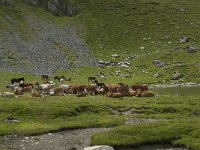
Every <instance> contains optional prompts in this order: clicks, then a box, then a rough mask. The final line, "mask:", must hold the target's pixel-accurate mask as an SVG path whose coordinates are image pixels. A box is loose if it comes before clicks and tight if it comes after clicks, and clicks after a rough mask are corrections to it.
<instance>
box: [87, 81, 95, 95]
mask: <svg viewBox="0 0 200 150" xmlns="http://www.w3.org/2000/svg"><path fill="white" fill-rule="evenodd" d="M85 89H86V91H87V92H88V93H89V94H90V95H95V91H96V89H97V85H96V84H88V85H86V87H85Z"/></svg>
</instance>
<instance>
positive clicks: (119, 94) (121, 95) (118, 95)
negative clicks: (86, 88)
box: [107, 92, 124, 98]
mask: <svg viewBox="0 0 200 150" xmlns="http://www.w3.org/2000/svg"><path fill="white" fill-rule="evenodd" d="M107 96H108V97H111V98H122V97H123V96H124V95H123V94H122V93H118V92H109V93H107Z"/></svg>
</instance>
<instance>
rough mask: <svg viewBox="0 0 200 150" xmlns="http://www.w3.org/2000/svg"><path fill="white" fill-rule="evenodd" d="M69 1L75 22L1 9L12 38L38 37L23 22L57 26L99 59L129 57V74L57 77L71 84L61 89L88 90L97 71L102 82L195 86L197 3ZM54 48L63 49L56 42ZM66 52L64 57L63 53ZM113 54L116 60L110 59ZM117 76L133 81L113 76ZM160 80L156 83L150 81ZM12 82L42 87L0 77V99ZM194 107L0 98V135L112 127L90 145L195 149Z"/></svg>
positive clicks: (169, 101)
mask: <svg viewBox="0 0 200 150" xmlns="http://www.w3.org/2000/svg"><path fill="white" fill-rule="evenodd" d="M41 2H42V1H41ZM71 2H73V3H74V4H75V5H76V7H77V8H78V9H79V10H81V11H80V13H79V14H78V15H77V16H75V17H68V16H62V17H60V16H54V15H52V14H51V13H49V12H48V11H46V10H44V9H43V8H38V7H32V6H28V5H26V4H25V3H23V1H22V0H13V4H14V5H13V7H4V6H2V5H0V32H1V33H3V32H4V31H12V32H17V33H19V34H20V36H21V38H22V39H24V41H26V42H29V41H30V40H31V39H32V38H33V37H37V34H39V33H36V31H35V30H34V28H33V27H32V26H31V25H30V24H29V23H28V21H27V20H26V18H27V17H28V18H32V19H33V20H34V21H41V22H49V23H53V24H55V25H56V26H59V27H70V26H71V27H73V28H75V29H76V31H77V33H78V34H79V35H80V37H82V38H83V39H84V40H85V41H86V44H87V46H88V47H89V49H90V52H91V55H92V56H93V57H95V58H96V59H97V60H103V61H115V62H120V61H123V60H125V59H126V58H128V57H131V56H133V58H134V59H132V60H130V62H131V64H130V66H129V69H130V70H131V72H129V71H128V70H127V68H122V67H106V68H96V67H84V68H78V69H71V70H62V71H61V70H57V73H55V75H65V76H67V77H72V80H71V81H70V82H66V84H74V83H84V84H88V82H87V78H88V77H89V76H96V74H98V73H99V72H104V73H105V74H106V77H107V79H106V81H105V83H126V84H128V85H132V84H136V83H146V84H148V85H150V84H168V83H176V82H179V83H187V82H196V83H200V76H199V74H200V72H199V71H200V62H199V58H200V52H199V47H200V40H199V35H200V30H199V27H200V20H199V18H200V13H199V7H200V2H199V0H192V1H188V0H182V1H180V0H166V1H163V0H153V1H149V0H134V1H133V0H126V1H124V0H98V1H97V0H87V1H85V0H71ZM181 37H189V38H191V41H190V42H189V43H180V42H179V40H178V39H179V38H181ZM190 45H191V46H194V47H196V48H197V49H198V50H197V52H196V53H188V52H187V46H190ZM56 46H57V47H59V48H60V49H62V45H60V43H56ZM63 51H66V48H65V47H63ZM125 52H126V53H125ZM112 54H118V55H119V56H120V57H119V58H117V59H113V58H112V57H111V55H112ZM66 55H70V56H71V59H72V60H71V61H72V62H76V61H78V60H75V59H76V58H75V57H74V54H73V52H70V53H68V52H66ZM12 59H13V58H12ZM153 60H161V61H162V62H164V63H165V64H166V65H167V67H155V66H154V65H153V64H152V61H153ZM27 65H28V64H27ZM118 70H120V71H122V72H123V73H124V74H128V75H131V77H130V78H124V77H122V76H115V75H114V74H115V72H116V71H118ZM175 72H179V73H180V74H183V78H181V80H179V81H171V80H170V77H171V76H172V75H174V73H175ZM157 73H158V74H159V76H158V77H156V76H155V74H157ZM15 77H25V80H26V82H32V83H35V82H37V81H38V82H40V83H41V82H42V80H41V76H36V75H30V74H23V73H9V72H4V71H0V93H1V92H4V91H9V90H8V89H5V85H7V84H10V79H11V78H15ZM50 78H51V79H53V76H51V77H50ZM199 105H200V95H196V96H159V97H157V96H156V97H153V98H137V97H125V98H123V99H112V98H107V97H106V96H105V97H103V96H86V97H82V98H77V97H76V96H75V95H66V96H61V97H57V96H55V97H41V98H32V97H30V95H29V94H27V95H23V96H19V97H16V98H2V97H0V135H1V136H3V135H7V134H19V135H36V134H43V133H48V132H57V131H61V130H67V129H80V128H91V127H99V128H102V127H112V128H113V129H112V130H110V131H108V132H105V133H100V134H97V135H95V136H93V137H92V144H93V145H95V144H108V145H112V146H125V147H126V146H133V147H136V146H139V145H144V144H153V143H172V144H175V145H180V146H184V147H187V148H191V149H192V150H200V134H199V133H200V127H199V123H200V107H199ZM130 111H131V113H128V112H130ZM8 117H13V118H14V119H17V120H19V121H20V122H17V123H7V122H5V119H6V118H8ZM138 120H139V121H141V123H140V124H138V123H137V122H138ZM142 121H144V122H142Z"/></svg>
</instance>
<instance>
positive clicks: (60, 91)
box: [53, 87, 64, 96]
mask: <svg viewBox="0 0 200 150" xmlns="http://www.w3.org/2000/svg"><path fill="white" fill-rule="evenodd" d="M53 90H54V92H53V95H54V96H64V89H63V88H62V87H56V88H55V89H53Z"/></svg>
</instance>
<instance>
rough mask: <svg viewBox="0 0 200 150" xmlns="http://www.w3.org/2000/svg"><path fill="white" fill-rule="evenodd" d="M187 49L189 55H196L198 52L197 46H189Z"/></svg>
mask: <svg viewBox="0 0 200 150" xmlns="http://www.w3.org/2000/svg"><path fill="white" fill-rule="evenodd" d="M186 49H187V52H188V53H196V52H197V51H198V48H196V47H195V46H192V45H190V46H187V47H186Z"/></svg>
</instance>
